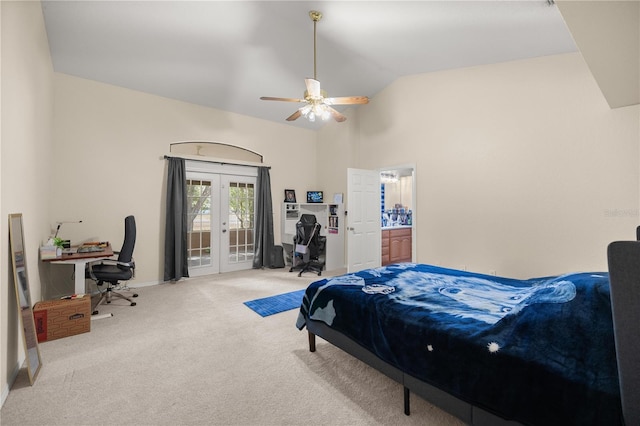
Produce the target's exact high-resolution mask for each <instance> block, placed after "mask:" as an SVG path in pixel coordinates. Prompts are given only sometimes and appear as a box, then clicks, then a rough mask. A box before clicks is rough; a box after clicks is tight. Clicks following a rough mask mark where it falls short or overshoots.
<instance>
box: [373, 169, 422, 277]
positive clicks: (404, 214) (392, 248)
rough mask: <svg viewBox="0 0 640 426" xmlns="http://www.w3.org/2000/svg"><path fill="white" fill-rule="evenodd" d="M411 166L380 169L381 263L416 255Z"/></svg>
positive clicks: (413, 172)
mask: <svg viewBox="0 0 640 426" xmlns="http://www.w3.org/2000/svg"><path fill="white" fill-rule="evenodd" d="M415 198H416V195H415V166H414V165H407V166H394V167H387V168H384V169H381V170H380V228H381V233H382V235H381V251H380V255H381V265H382V266H384V265H387V264H390V263H398V262H414V261H415V259H416V238H415V234H416V233H415V222H416V204H415Z"/></svg>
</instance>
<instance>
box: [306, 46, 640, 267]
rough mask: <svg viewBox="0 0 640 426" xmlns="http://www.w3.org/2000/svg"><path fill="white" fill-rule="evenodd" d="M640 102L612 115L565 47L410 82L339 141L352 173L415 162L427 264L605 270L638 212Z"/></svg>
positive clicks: (390, 91)
mask: <svg viewBox="0 0 640 426" xmlns="http://www.w3.org/2000/svg"><path fill="white" fill-rule="evenodd" d="M639 108H640V107H639V106H637V105H636V106H633V107H626V108H619V109H615V110H612V109H610V108H609V107H608V105H607V103H606V101H605V99H604V97H603V96H602V94H601V92H600V90H599V88H598V87H597V85H596V84H595V82H594V79H593V77H592V76H591V74H590V72H589V70H588V68H587V67H586V65H585V63H584V61H583V60H582V58H581V56H580V55H579V54H568V55H558V56H552V57H544V58H538V59H532V60H523V61H517V62H510V63H503V64H497V65H489V66H481V67H473V68H467V69H459V70H453V71H446V72H439V73H431V74H425V75H415V76H409V77H405V78H402V79H399V80H397V81H396V82H394V83H393V84H391V85H390V86H389V87H387V88H386V89H384V90H383V91H382V92H380V93H378V94H377V95H376V96H375V97H374V98H373V99H372V101H371V103H370V104H369V105H366V106H363V107H362V108H361V109H360V110H358V112H357V114H358V118H359V129H358V131H357V135H356V137H353V138H352V139H351V140H349V141H346V140H344V141H342V143H343V144H344V145H343V147H342V149H343V150H344V151H346V152H349V147H348V145H349V143H351V145H352V147H351V148H352V149H354V151H355V154H354V155H353V157H352V158H351V159H350V161H349V162H348V164H347V165H348V166H351V167H358V168H367V169H377V168H381V167H387V166H389V165H390V164H402V163H406V162H408V161H415V162H416V172H417V181H416V189H417V199H416V200H415V201H416V206H415V209H416V210H417V212H418V213H417V217H416V218H415V221H414V223H415V224H416V226H417V229H416V231H417V240H418V241H417V260H418V261H419V262H425V263H433V264H440V265H443V266H447V267H454V268H459V267H463V266H464V267H466V268H467V269H468V270H473V271H479V272H487V273H489V272H492V271H497V273H498V274H501V275H507V276H519V277H529V276H540V275H545V274H554V273H564V272H568V271H573V270H606V268H607V265H606V246H607V244H608V243H609V242H611V241H613V240H615V239H630V238H631V239H632V238H634V236H635V227H636V226H637V224H638V220H639V219H638V207H639V200H638V179H639V169H638V150H639V148H638V146H639V142H640V136H639V132H640V130H639V129H640V125H639V116H640V114H639V111H640V110H639ZM332 136H333V135H332V134H330V132H328V131H327V132H321V133H320V140H319V142H318V143H319V146H320V147H321V146H324V145H325V144H329V145H330V144H334V143H335V142H334V141H333V140H332V139H331V138H332ZM325 179H326V180H329V179H331V177H330V176H328V175H327V170H326V169H322V168H319V180H320V181H323V180H325ZM335 184H336V186H335V189H334V188H333V187H332V188H330V189H331V190H332V191H338V190H342V191H344V192H346V187H345V183H344V181H342V182H336V183H335ZM347 203H348V200H347ZM347 210H348V205H347Z"/></svg>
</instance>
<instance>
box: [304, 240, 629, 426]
mask: <svg viewBox="0 0 640 426" xmlns="http://www.w3.org/2000/svg"><path fill="white" fill-rule="evenodd" d="M639 235H640V234H639ZM607 253H608V262H609V276H610V277H609V278H610V286H611V304H612V313H613V323H614V336H615V342H616V356H617V361H618V374H619V377H620V395H621V398H622V411H623V416H624V420H625V424H626V425H627V426H631V425H640V404H638V401H640V241H618V242H613V243H611V244H610V245H609V247H608V250H607ZM306 327H307V330H308V334H309V350H310V351H311V352H315V351H316V336H319V337H321V338H322V339H324V340H326V341H327V342H329V343H331V344H333V345H334V346H337V347H338V348H340V349H342V350H343V351H345V352H347V353H348V354H350V355H352V356H354V357H355V358H357V359H359V360H361V361H363V362H364V363H366V364H368V365H369V366H371V367H373V368H375V369H376V370H378V371H380V372H381V373H383V374H385V375H386V376H388V377H389V378H391V379H392V380H395V381H396V382H398V383H399V384H401V385H402V386H403V388H404V413H405V414H406V415H409V414H410V394H411V392H413V393H415V394H417V395H418V396H420V397H422V398H424V399H426V400H427V401H429V402H431V403H432V404H434V405H436V406H437V407H439V408H441V409H443V410H444V411H446V412H448V413H450V414H452V415H454V416H456V417H458V418H459V419H460V420H462V421H464V422H465V423H467V424H470V425H477V426H517V425H520V423H518V422H516V421H511V420H507V419H504V418H502V417H500V416H499V415H498V414H495V413H491V412H489V411H487V410H485V409H483V408H481V407H477V406H475V405H473V404H470V403H468V402H466V401H463V400H461V399H459V398H457V397H455V396H453V395H451V394H449V393H447V392H444V391H442V390H440V389H438V388H437V387H435V386H432V385H430V384H429V383H427V382H425V381H423V380H420V379H417V378H415V377H413V376H411V375H409V374H406V373H404V372H403V371H401V370H400V369H398V368H396V367H394V366H392V365H391V364H389V363H387V362H385V361H383V360H381V359H380V358H378V357H377V356H376V355H375V354H373V353H372V352H370V351H369V350H367V349H365V348H364V347H362V346H361V345H359V344H357V343H356V342H354V341H353V340H351V339H349V338H348V337H346V336H344V335H343V334H341V333H339V332H337V331H335V330H333V329H332V328H330V327H329V326H328V325H326V324H325V323H324V322H321V321H315V320H311V319H308V318H307V320H306Z"/></svg>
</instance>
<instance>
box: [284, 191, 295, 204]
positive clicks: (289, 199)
mask: <svg viewBox="0 0 640 426" xmlns="http://www.w3.org/2000/svg"><path fill="white" fill-rule="evenodd" d="M284 202H285V203H295V202H296V191H295V190H293V189H285V190H284Z"/></svg>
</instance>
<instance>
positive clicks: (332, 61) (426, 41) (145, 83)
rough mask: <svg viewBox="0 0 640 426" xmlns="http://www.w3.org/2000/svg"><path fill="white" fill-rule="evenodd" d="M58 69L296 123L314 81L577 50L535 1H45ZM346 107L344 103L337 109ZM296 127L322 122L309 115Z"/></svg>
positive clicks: (339, 81)
mask: <svg viewBox="0 0 640 426" xmlns="http://www.w3.org/2000/svg"><path fill="white" fill-rule="evenodd" d="M42 5H43V6H42V8H43V13H44V18H45V25H46V29H47V35H48V38H49V44H50V49H51V56H52V60H53V66H54V70H55V71H58V72H61V73H66V74H70V75H74V76H78V77H82V78H87V79H91V80H97V81H100V82H104V83H108V84H113V85H117V86H121V87H125V88H130V89H134V90H139V91H143V92H147V93H151V94H156V95H160V96H164V97H168V98H172V99H177V100H182V101H185V102H190V103H194V104H198V105H204V106H209V107H213V108H218V109H221V110H225V111H230V112H235V113H240V114H245V115H249V116H253V117H258V118H262V119H265V120H272V121H275V122H279V123H287V122H286V121H285V118H286V117H287V116H289V115H290V114H291V113H293V112H294V111H295V110H296V109H297V108H298V107H299V106H300V105H299V104H297V103H286V102H271V101H262V100H260V99H259V98H260V97H261V96H277V97H291V98H300V97H302V95H303V92H304V90H305V85H304V79H305V78H307V77H313V74H314V68H313V60H314V58H313V53H314V46H313V22H312V21H311V19H310V18H309V15H308V13H309V11H310V10H319V11H321V12H322V13H323V18H322V19H321V21H320V22H319V23H318V25H317V79H318V80H319V81H320V82H321V84H322V88H323V89H324V90H326V91H327V92H328V94H329V96H352V95H362V96H369V97H370V98H372V99H375V96H376V94H377V93H378V92H379V91H380V90H381V89H383V88H384V87H386V86H387V85H389V84H390V83H391V82H393V81H394V80H396V79H397V78H399V77H402V76H405V75H410V74H417V73H427V72H433V71H440V70H447V69H452V68H459V67H469V66H474V65H482V64H491V63H498V62H505V61H512V60H518V59H524V58H532V57H539V56H544V55H553V54H559V53H567V52H575V51H577V50H578V49H577V47H576V44H575V43H574V39H573V37H572V34H571V33H570V31H569V29H568V28H567V25H566V24H565V21H564V19H563V16H562V15H561V13H560V11H559V10H558V7H557V6H556V5H555V4H553V2H551V4H550V3H549V2H547V1H546V0H535V1H523V0H519V1H64V0H63V1H43V3H42ZM336 109H338V110H340V111H343V110H344V107H336ZM291 125H294V126H300V127H306V128H310V129H315V128H318V127H319V126H321V125H322V123H321V122H316V123H309V122H308V121H306V120H304V119H298V120H296V121H294V122H292V123H291Z"/></svg>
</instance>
